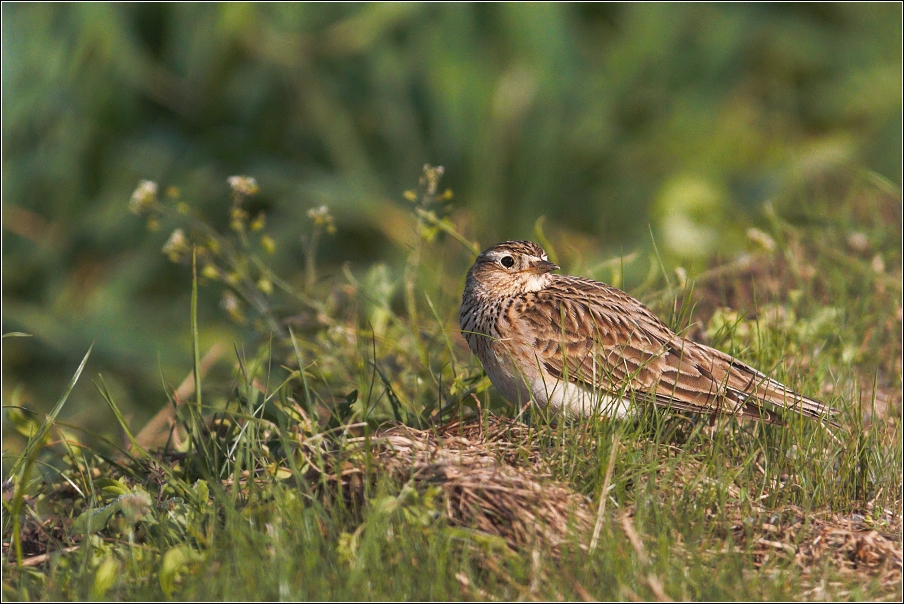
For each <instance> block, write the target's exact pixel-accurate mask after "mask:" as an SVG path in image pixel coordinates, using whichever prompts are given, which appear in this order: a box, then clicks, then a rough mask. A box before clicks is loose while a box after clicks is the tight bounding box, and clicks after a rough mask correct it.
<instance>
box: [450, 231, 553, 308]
mask: <svg viewBox="0 0 904 604" xmlns="http://www.w3.org/2000/svg"><path fill="white" fill-rule="evenodd" d="M557 270H559V266H558V265H557V264H553V263H552V262H550V261H549V258H548V257H547V256H546V252H545V251H543V248H541V247H540V246H539V245H537V244H536V243H533V242H531V241H504V242H502V243H497V244H496V245H494V246H492V247H490V248H489V249H487V250H486V251H485V252H483V253H482V254H481V255H479V256H477V260H475V261H474V265H473V266H472V267H471V270H469V271H468V277H467V279H466V281H465V291H466V292H467V291H469V290H470V291H472V292H473V293H475V294H477V295H481V296H491V297H496V296H501V297H509V296H514V295H518V294H522V293H525V292H535V291H539V290H541V289H543V288H544V287H546V286H547V285H548V284H549V282H550V281H551V279H552V276H551V275H550V273H551V272H552V271H557Z"/></svg>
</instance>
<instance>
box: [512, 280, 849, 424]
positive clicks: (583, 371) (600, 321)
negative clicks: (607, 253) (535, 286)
mask: <svg viewBox="0 0 904 604" xmlns="http://www.w3.org/2000/svg"><path fill="white" fill-rule="evenodd" d="M524 309H525V311H524V312H521V313H520V317H521V326H520V327H521V328H520V329H519V331H521V332H522V333H521V334H520V337H522V338H524V339H523V340H522V341H527V342H531V344H532V345H533V349H534V353H535V355H536V359H537V362H538V363H539V364H542V366H543V367H544V368H545V369H546V371H547V372H548V373H549V374H550V375H552V376H554V377H555V378H556V379H565V380H568V381H570V382H574V383H577V384H580V385H582V386H584V387H585V388H588V389H590V390H591V391H597V392H600V393H601V394H602V393H605V394H619V395H626V394H631V395H633V396H634V397H635V398H636V399H638V400H646V401H649V402H653V403H656V404H658V405H662V406H669V407H671V408H674V409H678V410H683V411H692V412H696V413H728V414H741V415H747V416H752V417H757V418H761V419H765V420H767V421H773V422H776V421H779V420H780V417H779V416H778V415H777V414H776V413H775V412H774V411H775V409H774V408H786V409H792V410H794V411H796V412H798V413H801V414H803V415H807V416H810V417H816V418H822V417H824V416H825V415H827V414H831V413H832V412H834V410H832V409H830V408H829V407H827V406H826V405H823V404H822V403H820V402H819V401H816V400H813V399H810V398H807V397H804V396H801V395H799V394H797V393H795V392H793V391H792V390H790V389H788V388H787V387H785V386H784V385H782V384H781V383H779V382H777V381H775V380H773V379H771V378H769V377H767V376H766V375H764V374H762V373H761V372H759V371H757V370H756V369H753V368H752V367H750V366H748V365H746V364H744V363H742V362H741V361H738V360H737V359H735V358H734V357H731V356H730V355H727V354H725V353H723V352H720V351H718V350H715V349H713V348H710V347H708V346H704V345H702V344H697V343H696V342H693V341H691V340H687V339H684V338H682V337H679V336H678V335H676V334H675V333H674V332H672V330H670V329H669V328H668V327H666V325H665V324H664V323H662V321H660V320H659V318H657V317H656V315H654V314H653V313H652V312H651V311H650V310H649V309H648V308H647V307H646V306H644V305H643V304H641V303H640V302H639V301H637V300H635V299H634V298H632V297H631V296H629V295H628V294H626V293H624V292H622V291H621V290H619V289H616V288H613V287H609V286H607V285H605V284H603V283H599V282H596V281H590V280H587V279H578V278H571V277H562V278H561V279H560V280H557V281H556V282H554V283H553V285H552V286H551V287H547V288H545V289H543V290H541V291H539V292H533V293H531V294H527V299H526V300H525V306H524Z"/></svg>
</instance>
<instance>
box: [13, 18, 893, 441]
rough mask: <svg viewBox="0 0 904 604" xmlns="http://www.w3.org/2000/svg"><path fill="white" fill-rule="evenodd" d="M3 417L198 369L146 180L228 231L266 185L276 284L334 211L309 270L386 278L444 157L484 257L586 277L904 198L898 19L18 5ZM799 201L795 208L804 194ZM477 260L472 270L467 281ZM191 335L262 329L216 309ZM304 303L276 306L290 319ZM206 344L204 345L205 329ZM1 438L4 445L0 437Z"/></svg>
mask: <svg viewBox="0 0 904 604" xmlns="http://www.w3.org/2000/svg"><path fill="white" fill-rule="evenodd" d="M2 10H3V14H2V16H3V25H2V28H3V29H2V36H3V40H2V44H3V107H2V108H3V132H2V134H3V174H2V179H3V180H2V187H3V190H2V194H3V243H2V251H3V331H4V332H10V331H21V332H27V333H30V334H33V335H34V337H33V338H14V339H13V338H7V339H4V341H3V397H4V404H10V403H11V402H12V403H15V404H21V405H25V406H27V407H29V408H32V409H35V410H39V411H46V410H47V409H48V408H49V407H50V406H52V405H53V403H54V402H55V401H56V399H57V398H58V397H59V395H60V394H61V393H62V392H63V390H64V389H65V384H66V382H67V381H68V380H69V378H70V377H71V375H72V373H73V371H74V370H75V368H76V366H77V365H78V362H79V361H80V359H81V358H82V356H83V355H84V354H85V352H86V351H87V349H88V347H89V346H90V345H91V343H92V342H94V343H95V348H94V353H93V356H92V359H91V361H90V364H89V368H88V372H87V373H86V375H85V376H83V379H82V381H81V383H80V384H79V386H78V388H77V389H76V391H75V392H74V394H73V399H72V400H71V401H70V403H69V404H68V406H67V408H66V410H65V412H64V415H63V417H66V418H68V419H70V421H76V422H78V423H80V424H81V425H85V426H88V427H89V428H91V429H93V430H96V431H98V432H100V433H106V434H108V435H113V434H115V426H114V423H113V420H112V417H111V415H110V413H109V410H108V409H107V408H106V406H105V405H104V404H103V402H102V400H101V398H100V397H99V395H98V394H97V393H96V392H95V391H94V388H93V386H92V385H91V384H90V381H89V380H88V379H85V378H88V377H92V376H95V375H96V374H97V373H98V372H102V373H103V375H104V378H105V379H106V380H107V383H108V385H110V387H111V390H112V392H113V394H114V395H115V397H116V398H117V402H119V403H120V405H121V406H122V407H123V408H124V409H125V410H126V411H127V413H128V414H129V416H130V417H131V418H132V420H133V421H134V422H135V423H136V424H137V425H138V426H139V427H140V425H141V424H142V423H143V421H146V419H147V418H148V417H150V416H151V415H152V414H153V413H154V412H155V411H156V410H157V409H158V408H159V407H160V406H161V405H163V403H164V402H165V397H164V395H163V387H162V380H161V374H163V376H164V379H165V380H167V381H168V382H170V383H174V384H177V383H178V382H179V381H181V380H182V378H183V377H184V376H185V375H186V374H187V373H188V371H189V370H190V367H191V364H190V341H189V337H188V312H189V301H188V300H189V292H190V283H191V282H190V276H189V273H188V271H186V270H185V267H184V266H176V265H173V264H171V263H170V262H169V261H168V260H167V259H166V258H165V257H164V255H163V254H161V252H160V248H161V246H162V245H163V243H164V241H165V240H166V238H167V236H168V234H169V232H170V231H171V230H172V228H173V225H171V224H163V225H161V228H160V230H159V231H156V232H148V230H147V228H146V225H145V222H144V221H143V220H141V219H139V218H138V217H136V216H134V215H133V214H130V213H129V212H128V201H129V197H130V195H131V193H132V191H133V190H134V189H135V187H136V185H137V184H138V182H139V181H140V180H141V179H150V180H154V181H156V182H158V183H159V184H160V186H161V191H163V190H164V189H165V188H166V187H169V186H176V187H178V188H179V189H180V191H181V196H182V199H184V200H185V201H187V202H189V203H190V204H191V206H192V207H193V208H197V209H199V210H200V211H202V212H203V213H204V214H205V215H206V216H208V217H209V218H210V220H211V221H213V222H214V223H215V224H217V225H218V226H219V227H221V228H226V225H227V224H228V216H227V213H228V207H229V203H230V201H229V199H230V197H229V188H228V185H227V184H226V178H227V177H228V176H230V175H233V174H248V175H251V176H254V177H255V178H256V179H257V181H258V183H259V184H260V187H261V194H260V195H259V196H258V197H256V198H255V202H254V203H255V204H256V205H255V207H256V208H257V209H261V210H265V211H266V212H267V215H268V229H269V231H270V233H271V234H272V235H273V236H274V237H275V239H276V241H277V249H278V250H279V251H278V252H277V254H276V256H275V257H274V260H273V262H274V268H275V270H276V271H277V273H278V274H280V275H281V276H283V277H284V278H286V279H287V280H288V281H290V282H293V283H302V282H303V276H302V274H301V270H302V267H303V264H304V257H303V254H302V246H301V243H300V240H299V235H300V233H301V232H302V230H303V228H305V225H307V224H308V223H309V220H308V218H307V212H308V210H309V209H311V208H314V207H319V206H321V205H326V206H328V207H329V209H330V211H331V212H332V214H333V215H334V216H335V217H336V226H337V228H338V232H337V233H336V234H335V235H334V236H331V237H328V238H325V239H324V240H323V243H322V246H321V252H320V255H319V261H320V263H321V265H322V266H324V267H328V270H332V271H333V272H336V273H338V271H339V267H340V266H341V265H342V263H344V262H349V263H350V266H351V267H352V268H353V270H355V269H357V270H361V267H367V266H368V265H370V264H372V263H374V262H377V261H383V262H386V263H387V264H388V265H389V267H390V269H391V270H395V271H396V272H397V271H398V270H399V268H398V267H400V266H401V265H402V263H403V262H404V260H405V257H406V254H407V246H408V245H409V244H410V240H411V236H412V224H413V222H412V220H411V218H410V204H409V203H408V202H406V201H405V199H404V198H403V196H402V193H403V191H405V190H407V189H412V188H414V187H415V185H416V183H417V179H418V176H419V175H420V172H421V168H422V166H423V165H424V164H425V163H428V162H429V163H431V164H434V165H443V166H445V169H446V177H445V179H444V181H443V185H444V186H448V187H450V188H451V189H453V191H454V192H455V197H454V199H453V201H452V203H451V208H450V211H451V217H452V220H453V222H454V223H455V224H456V225H457V226H458V227H459V228H460V229H461V230H462V231H463V232H464V233H465V234H466V235H467V237H468V238H470V239H471V240H476V241H478V242H480V244H481V246H483V247H486V246H488V245H489V244H492V243H495V242H496V241H499V240H503V239H511V238H530V237H531V236H532V234H533V228H534V224H535V223H536V221H537V219H538V218H539V217H541V216H545V217H546V223H545V225H546V226H545V228H546V230H547V232H548V233H552V235H554V236H555V240H556V241H560V242H562V241H568V242H571V245H573V248H574V249H575V250H577V252H575V253H585V254H588V255H591V256H592V257H593V258H595V259H596V260H599V259H604V258H606V257H611V256H613V255H618V254H622V253H627V252H629V251H631V250H633V249H637V248H638V247H641V248H649V246H650V242H651V233H652V236H653V237H655V239H656V242H657V245H658V248H659V251H660V252H661V253H662V255H663V257H664V260H665V262H666V264H667V265H672V266H674V265H677V264H679V263H680V264H682V265H683V266H686V267H688V268H689V269H691V272H693V269H694V267H697V268H700V267H702V266H704V265H705V264H706V263H707V262H710V261H711V260H712V258H714V257H715V256H716V255H731V254H732V253H735V252H737V251H738V250H740V249H742V248H743V245H744V241H743V233H744V229H745V228H746V227H748V226H751V225H754V224H757V223H758V221H761V220H762V218H761V208H762V206H763V204H764V203H766V202H775V203H779V204H781V203H785V206H786V207H789V208H791V209H792V211H795V212H801V213H806V211H807V208H806V207H799V206H800V202H803V203H806V200H808V199H811V198H812V194H813V192H814V191H816V192H817V193H819V192H821V193H822V194H823V196H824V197H825V196H828V197H831V191H832V182H833V178H834V177H835V176H836V175H837V174H839V173H845V172H852V171H858V170H861V169H865V170H869V171H871V172H874V173H876V174H878V175H879V176H881V177H882V178H884V179H886V180H888V181H890V182H891V183H893V184H894V185H896V186H900V184H901V160H902V157H901V145H902V141H901V128H902V124H901V85H902V82H901V67H902V66H901V37H902V28H901V23H902V21H901V6H900V5H899V4H897V3H885V4H868V3H840V4H795V5H785V4H752V5H748V4H731V5H709V4H706V5H703V4H699V5H698V4H681V5H659V4H657V5H652V4H628V5H618V4H591V5H578V4H530V5H520V4H503V5H486V4H367V5H356V4H300V5H298V4H255V5H249V4H204V5H196V4H188V3H178V4H165V5H158V4H128V5H124V4H72V5H62V4H13V5H10V4H7V3H4V4H3V8H2ZM802 191H807V192H808V193H806V194H804V193H801V192H802ZM469 262H470V260H468V259H465V258H457V259H456V260H455V266H454V268H455V270H460V273H458V274H454V275H452V276H453V277H454V278H463V275H464V271H465V270H466V269H467V266H468V264H469ZM202 296H203V298H202V302H203V303H204V306H203V307H202V326H203V329H204V331H205V333H207V334H208V335H210V334H214V335H212V336H210V337H206V336H205V338H202V339H204V340H205V341H206V342H207V344H206V345H210V343H211V341H212V340H213V339H215V338H214V336H216V338H219V339H222V340H225V341H227V342H228V341H233V342H237V343H239V344H240V345H241V343H242V342H243V338H245V337H247V334H244V333H242V332H241V331H240V330H239V329H238V328H237V327H236V326H235V325H234V324H233V323H231V322H229V321H228V319H227V318H226V316H225V315H224V313H223V312H222V311H221V310H219V309H218V308H217V304H218V301H219V297H218V296H219V294H218V292H215V291H206V290H205V291H202ZM291 312H292V309H287V314H291ZM202 335H203V334H202ZM4 434H7V430H6V427H4Z"/></svg>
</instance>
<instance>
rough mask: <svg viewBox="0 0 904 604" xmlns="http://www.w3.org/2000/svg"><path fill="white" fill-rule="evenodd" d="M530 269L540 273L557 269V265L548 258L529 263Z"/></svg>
mask: <svg viewBox="0 0 904 604" xmlns="http://www.w3.org/2000/svg"><path fill="white" fill-rule="evenodd" d="M531 269H532V270H533V272H535V273H537V274H540V275H542V274H545V273H551V272H553V271H557V270H559V265H558V264H554V263H552V262H550V261H548V260H540V261H538V262H534V263H533V264H531Z"/></svg>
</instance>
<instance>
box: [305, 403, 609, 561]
mask: <svg viewBox="0 0 904 604" xmlns="http://www.w3.org/2000/svg"><path fill="white" fill-rule="evenodd" d="M527 430H528V428H527V427H526V426H523V425H522V424H519V423H517V422H513V421H510V420H501V419H495V420H493V421H492V422H490V423H488V424H478V423H476V422H475V423H468V424H459V423H457V422H456V423H452V424H447V425H444V426H441V427H438V428H436V429H433V430H418V429H416V428H411V427H408V426H404V425H394V426H388V427H385V428H383V429H381V430H380V431H379V432H378V433H377V434H375V435H374V436H372V437H370V439H369V442H370V447H371V451H370V454H371V455H372V456H373V463H372V464H371V466H372V468H373V470H374V472H375V473H381V474H388V475H389V476H390V478H391V479H392V480H394V481H396V482H398V483H399V484H410V485H412V486H414V487H415V488H418V489H420V490H424V489H427V488H429V487H439V488H440V490H441V491H442V495H443V513H444V516H445V518H446V519H447V520H448V521H449V522H450V523H452V524H453V525H456V526H462V527H467V528H470V529H475V530H478V531H481V532H483V533H486V534H488V535H494V536H497V537H500V538H502V539H504V540H505V542H506V543H507V544H508V545H509V546H510V547H512V548H513V549H518V548H525V547H533V546H537V545H542V546H545V547H548V548H550V549H551V551H557V550H558V548H559V547H560V546H561V545H563V544H564V543H565V542H566V541H568V540H569V538H570V537H571V536H577V537H578V539H577V540H576V541H578V542H579V546H580V547H582V548H585V547H586V545H585V544H584V539H583V538H584V537H585V536H586V535H588V534H589V529H590V527H592V524H593V517H592V514H591V512H590V508H589V504H590V500H589V499H588V498H587V497H584V496H583V495H580V494H579V493H577V492H576V491H574V490H573V489H571V488H569V487H567V486H565V485H563V484H561V483H558V482H555V481H553V480H551V479H550V478H549V477H548V476H545V475H543V474H538V473H537V472H536V471H535V470H534V469H532V467H531V466H530V465H528V466H527V467H519V466H517V465H514V463H513V461H514V459H515V457H517V456H518V454H519V452H524V453H525V454H526V455H528V456H529V457H530V456H532V455H533V453H532V452H531V451H528V450H526V449H524V448H523V445H519V444H517V443H518V442H519V441H521V442H523V440H522V439H520V438H511V437H512V436H513V435H515V434H517V435H519V436H523V435H524V434H522V432H524V433H526V431H527ZM350 445H351V447H352V449H351V451H350V453H351V454H352V455H355V454H363V453H364V447H365V446H366V440H365V439H364V438H356V439H352V440H351V441H350ZM347 453H348V452H347ZM359 456H360V455H359ZM345 459H346V462H345V463H343V464H341V465H340V466H339V467H341V471H338V472H337V471H336V470H337V469H339V468H338V467H337V468H334V469H326V470H325V476H317V474H319V472H318V471H316V470H314V471H313V472H315V475H314V476H311V478H315V479H319V478H326V479H327V481H328V482H332V483H333V484H335V483H339V484H340V486H341V487H343V491H344V492H345V493H346V494H347V495H348V496H351V497H358V498H360V497H362V496H363V487H364V480H365V476H364V472H365V470H364V468H363V467H362V465H361V464H349V463H348V460H349V459H350V457H346V458H345ZM375 478H376V476H371V477H370V479H371V480H373V479H375Z"/></svg>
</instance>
